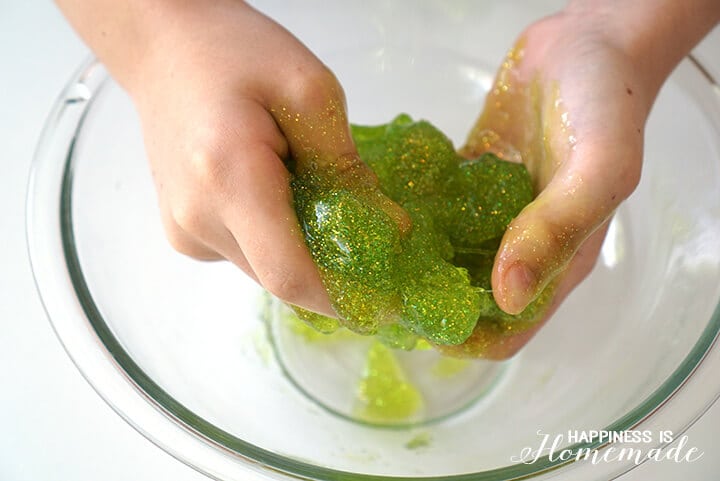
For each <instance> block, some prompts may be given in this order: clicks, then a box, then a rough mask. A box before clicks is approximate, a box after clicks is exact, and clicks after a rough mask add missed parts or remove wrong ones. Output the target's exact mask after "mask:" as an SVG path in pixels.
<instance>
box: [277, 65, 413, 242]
mask: <svg viewBox="0 0 720 481" xmlns="http://www.w3.org/2000/svg"><path fill="white" fill-rule="evenodd" d="M295 78H296V79H295V81H294V82H291V83H290V85H289V86H287V85H286V86H283V88H282V89H278V91H279V92H282V93H281V94H279V95H277V96H276V97H273V98H272V99H270V100H269V102H268V103H269V108H270V111H271V112H272V115H273V117H274V118H275V120H276V122H277V124H278V126H279V128H280V130H281V131H282V133H283V135H284V136H285V138H286V139H287V142H288V147H289V150H290V154H291V156H292V158H293V160H294V162H295V166H294V169H295V172H296V173H299V174H302V173H304V172H307V171H317V172H319V173H321V175H327V176H329V177H332V178H333V179H334V180H335V181H338V182H342V183H345V184H348V185H352V186H354V187H355V188H359V187H363V186H366V187H370V188H376V187H377V183H378V181H377V177H376V176H375V174H374V173H373V171H372V170H371V169H370V168H369V167H368V166H367V165H366V164H365V163H364V162H363V161H362V160H361V159H360V156H359V155H358V153H357V149H356V147H355V143H354V141H353V139H352V135H351V134H350V125H349V123H348V118H347V109H346V102H345V94H344V92H343V90H342V87H341V86H340V84H339V83H338V81H337V79H336V78H335V76H334V74H333V73H332V72H331V71H330V70H329V69H327V68H325V67H324V66H322V65H321V64H320V65H319V66H313V67H311V68H308V69H307V73H303V74H302V75H296V76H295ZM380 207H381V208H382V209H383V211H385V212H386V213H387V214H388V215H389V216H390V217H391V218H392V219H394V220H395V222H396V223H397V224H398V226H399V227H400V229H401V230H402V231H403V232H406V231H408V230H409V228H410V218H409V217H408V215H407V213H406V212H405V211H404V210H403V209H402V208H400V206H398V205H397V204H395V203H394V202H393V201H391V200H390V199H389V198H387V197H382V205H381V206H380Z"/></svg>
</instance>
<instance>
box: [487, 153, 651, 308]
mask: <svg viewBox="0 0 720 481" xmlns="http://www.w3.org/2000/svg"><path fill="white" fill-rule="evenodd" d="M600 145H602V146H603V148H600ZM611 145H612V144H606V143H600V142H598V143H595V144H593V145H580V144H578V145H577V149H576V150H575V151H574V152H573V155H572V157H571V158H570V159H568V161H567V162H566V163H565V164H564V165H563V166H561V168H560V170H558V171H557V172H556V174H555V176H554V177H553V178H552V180H551V181H550V183H549V184H548V185H547V187H546V188H545V190H543V191H542V192H541V194H540V195H539V196H538V197H537V199H535V200H534V201H533V202H532V203H530V204H529V205H528V206H526V207H525V209H523V211H522V212H521V213H520V215H518V217H517V218H516V219H514V220H513V221H512V222H511V224H510V226H509V227H508V229H507V231H506V233H505V235H504V237H503V241H502V243H501V246H500V249H499V251H498V254H497V256H496V259H495V266H494V268H493V274H492V284H493V290H494V292H495V299H496V301H497V303H498V305H499V306H500V308H501V309H503V310H504V311H506V312H508V313H511V314H517V313H519V312H521V311H522V310H523V309H524V308H525V307H526V306H527V305H528V304H529V303H530V302H531V301H532V300H533V299H534V298H535V297H536V296H537V294H538V293H539V292H540V291H541V290H542V289H543V288H544V287H545V286H546V285H547V284H548V282H550V280H552V279H553V278H554V277H555V276H556V275H557V274H558V273H559V272H561V271H562V270H563V269H564V268H565V267H566V265H567V264H568V262H570V260H571V259H572V258H573V256H574V255H575V253H576V252H577V250H578V248H579V247H580V245H581V244H582V243H583V242H584V241H585V240H586V239H587V238H588V237H589V236H590V235H591V234H592V233H593V232H595V231H596V230H597V229H598V227H600V226H601V225H602V224H603V223H604V222H605V221H606V220H607V219H608V218H609V217H610V215H611V214H612V212H613V211H614V209H615V208H616V207H617V205H618V204H619V203H620V202H621V201H622V200H624V199H625V198H626V197H627V196H628V195H630V193H631V192H632V190H633V189H634V187H635V185H636V184H637V180H638V177H639V161H637V156H639V155H640V154H639V152H638V151H637V150H634V149H629V153H628V152H623V151H622V150H621V149H619V148H616V149H614V150H613V149H611V148H609V147H610V146H611ZM615 145H623V144H622V143H618V144H615ZM624 145H632V144H624Z"/></svg>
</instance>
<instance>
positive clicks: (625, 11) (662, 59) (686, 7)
mask: <svg viewBox="0 0 720 481" xmlns="http://www.w3.org/2000/svg"><path fill="white" fill-rule="evenodd" d="M565 13H566V14H568V15H569V16H570V17H572V19H573V21H574V22H576V24H577V26H578V28H583V29H587V30H589V31H591V32H594V33H595V34H597V35H599V36H601V37H602V38H603V41H605V42H606V43H608V44H609V45H612V46H613V47H614V48H616V49H618V50H619V51H621V52H622V53H623V54H624V55H625V56H626V57H627V58H628V59H629V61H630V62H632V64H633V65H634V66H635V69H636V70H637V72H638V75H639V76H640V78H641V79H642V81H643V83H644V84H645V87H646V88H647V90H648V91H649V92H651V93H652V98H651V99H650V101H651V102H652V100H653V99H654V96H655V95H657V92H658V91H659V90H660V87H661V86H662V84H663V83H664V81H665V79H666V78H667V77H668V76H669V75H670V73H671V72H672V71H673V69H674V68H675V67H676V66H677V64H678V63H679V62H680V61H681V60H682V59H683V58H684V57H685V56H686V55H687V54H688V53H690V51H691V50H692V49H693V48H694V47H695V45H697V44H698V43H699V42H700V40H702V38H703V37H704V36H705V35H706V34H707V33H708V32H709V31H710V30H712V28H713V27H714V26H716V25H717V24H718V22H720V2H719V1H717V0H693V1H690V2H688V1H684V0H638V1H633V2H626V1H622V0H571V2H570V3H569V5H568V6H567V8H566V11H565Z"/></svg>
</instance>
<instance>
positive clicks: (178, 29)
mask: <svg viewBox="0 0 720 481" xmlns="http://www.w3.org/2000/svg"><path fill="white" fill-rule="evenodd" d="M56 3H57V5H58V6H59V7H60V10H61V11H62V12H63V14H64V15H65V17H66V18H67V19H68V20H69V22H70V23H71V24H72V26H73V27H74V29H75V30H76V31H77V32H78V33H79V34H80V36H81V37H82V38H83V40H84V41H85V43H86V44H87V45H88V46H89V47H90V48H91V49H92V50H93V52H94V53H95V55H97V56H98V58H99V59H100V60H101V61H102V62H103V63H104V64H105V66H106V67H107V68H108V69H109V70H110V72H111V73H112V75H113V77H114V78H115V80H117V81H118V82H119V83H120V84H121V85H122V86H123V87H125V88H126V89H128V90H131V91H132V90H136V88H135V86H136V85H137V86H138V87H139V88H142V84H143V81H144V79H143V75H144V74H145V73H146V72H147V71H148V69H147V68H146V67H147V66H148V65H149V64H152V63H153V62H155V63H158V62H157V60H158V59H161V60H162V62H161V63H163V64H165V65H167V60H168V58H170V57H176V56H177V55H176V54H178V53H181V52H182V53H183V54H190V53H191V52H194V51H196V50H200V49H201V48H203V47H204V46H205V45H206V44H208V43H212V40H215V39H212V35H213V30H214V28H213V26H218V25H224V24H226V23H228V22H227V21H223V20H227V17H228V16H229V15H228V13H227V12H228V11H230V10H232V11H233V14H235V13H237V12H238V11H240V10H242V11H248V10H251V9H250V8H249V7H248V6H247V5H246V4H245V2H243V1H242V0H225V1H214V2H194V1H192V0H123V1H117V0H56ZM237 7H240V8H239V9H238V8H237ZM244 7H247V8H244ZM201 37H202V38H201ZM205 37H208V38H205ZM209 39H212V40H209Z"/></svg>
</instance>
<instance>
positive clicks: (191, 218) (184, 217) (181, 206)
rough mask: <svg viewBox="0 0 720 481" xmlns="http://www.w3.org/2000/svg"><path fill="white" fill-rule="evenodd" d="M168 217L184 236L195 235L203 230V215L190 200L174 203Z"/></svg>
mask: <svg viewBox="0 0 720 481" xmlns="http://www.w3.org/2000/svg"><path fill="white" fill-rule="evenodd" d="M170 215H171V218H172V221H173V222H174V224H175V225H176V226H177V228H178V230H181V231H183V232H184V233H186V234H196V233H200V232H202V230H203V225H204V219H203V214H202V212H201V211H200V209H199V207H198V206H197V203H195V202H193V201H192V200H191V199H185V200H183V201H181V202H177V203H175V204H174V205H173V206H172V208H171V212H170Z"/></svg>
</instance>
